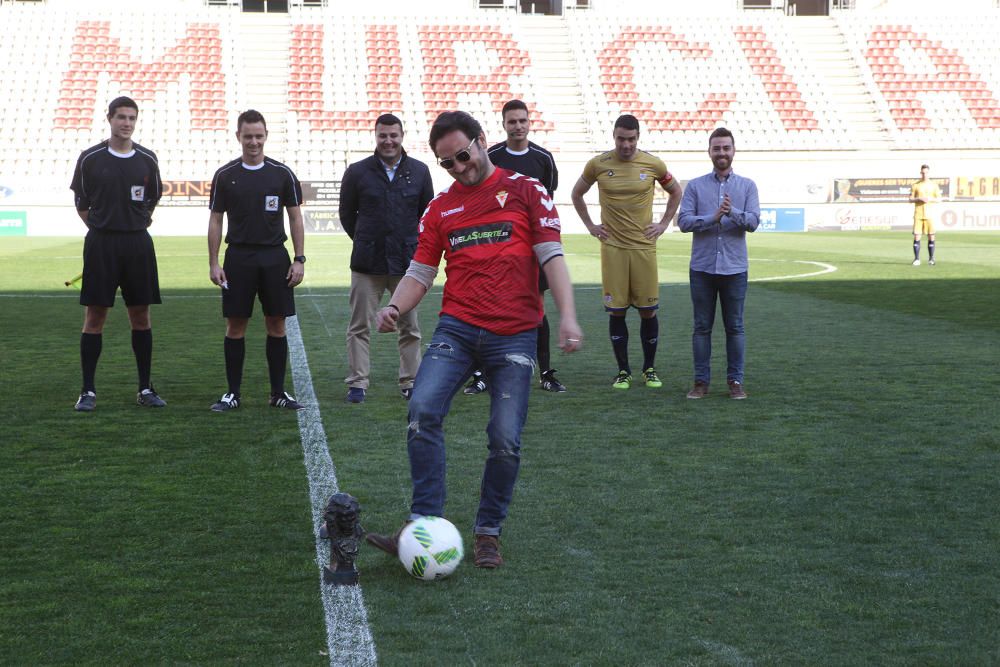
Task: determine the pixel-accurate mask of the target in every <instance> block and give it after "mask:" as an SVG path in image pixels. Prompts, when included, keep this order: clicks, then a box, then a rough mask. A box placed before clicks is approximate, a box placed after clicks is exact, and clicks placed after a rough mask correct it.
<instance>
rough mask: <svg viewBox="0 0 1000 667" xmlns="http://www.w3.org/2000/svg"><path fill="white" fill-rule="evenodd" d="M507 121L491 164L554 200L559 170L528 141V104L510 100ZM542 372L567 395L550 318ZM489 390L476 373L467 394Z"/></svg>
mask: <svg viewBox="0 0 1000 667" xmlns="http://www.w3.org/2000/svg"><path fill="white" fill-rule="evenodd" d="M500 113H501V117H502V118H503V129H504V131H505V132H506V133H507V141H503V142H501V143H499V144H496V145H493V146H490V148H489V150H488V151H487V154H488V155H489V157H490V162H492V163H493V164H495V165H496V166H498V167H503V168H504V169H510V170H511V171H516V172H517V173H519V174H524V175H525V176H531V177H532V178H536V179H538V180H539V181H540V182H541V184H542V185H543V186H544V187H545V190H546V191H547V192H548V194H549V198H551V197H552V195H553V193H555V191H556V187H558V185H559V170H558V169H556V160H555V158H554V157H552V153H550V152H548V151H547V150H545V149H544V148H542V147H541V146H539V145H538V144H536V143H534V142H531V141H528V132H529V131H530V130H531V119H530V118H529V116H528V105H527V104H525V103H524V102H522V101H521V100H510V101H509V102H507V103H506V104H504V105H503V110H502V111H501V112H500ZM548 288H549V283H548V282H547V281H546V280H545V273H544V272H542V271H539V272H538V291H539V292H544V291H545V290H547V289H548ZM537 354H538V369H539V370H540V371H541V376H540V378H541V379H540V381H539V386H541V388H542V389H544V390H545V391H552V392H563V391H566V387H565V386H564V385H563V384H562V383H561V382H559V380H557V379H556V370H555V369H554V368H552V356H551V354H550V353H549V318H547V317H545V315H544V314H543V315H542V323H541V325H539V327H538V349H537ZM484 391H486V378H485V377H484V376H483V373H482V371H478V370H477V371H476V372H475V373H473V374H472V379H471V380H470V381H469V385H468V386H467V387H466V388H465V393H466V394H479V393H482V392H484Z"/></svg>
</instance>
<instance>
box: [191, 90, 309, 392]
mask: <svg viewBox="0 0 1000 667" xmlns="http://www.w3.org/2000/svg"><path fill="white" fill-rule="evenodd" d="M236 128H237V129H236V138H237V139H238V140H239V142H240V146H242V148H243V155H242V156H241V157H239V158H237V159H235V160H233V161H232V162H229V163H227V164H225V165H223V166H222V167H219V169H218V170H217V171H216V172H215V176H213V177H212V197H211V199H210V201H209V207H210V208H211V214H210V215H209V218H208V277H209V279H210V280H211V281H212V282H213V283H215V284H216V285H218V286H219V287H221V288H222V315H223V317H225V318H226V338H225V341H224V343H223V351H224V354H225V360H226V380H227V382H228V384H229V388H228V389H227V391H226V393H225V394H223V396H222V398H220V399H219V400H218V401H217V402H216V403H215V404H213V405H212V408H211V409H212V411H213V412H226V411H228V410H235V409H236V408H238V407H240V403H241V401H242V399H241V396H240V388H241V384H242V381H243V360H244V358H245V357H246V341H245V335H246V330H247V325H248V324H249V322H250V316H251V315H252V314H253V304H254V299H255V298H258V297H259V298H260V305H261V310H262V311H263V312H264V328H265V329H266V330H267V342H266V344H265V355H266V357H267V369H268V376H269V378H270V381H271V398H270V404H271V406H272V407H275V408H287V409H290V410H300V409H302V407H303V406H302V405H301V404H300V403H299V402H298V401H296V400H295V399H294V398H293V397H292V396H291V395H289V394H288V392H286V391H285V371H286V369H287V367H288V339H287V338H286V337H285V318H286V317H289V316H291V315H294V314H295V296H294V293H293V288H294V287H295V286H296V285H298V284H299V283H301V282H302V277H303V275H304V274H305V261H306V258H305V255H304V254H303V253H304V244H305V230H304V227H303V224H302V209H301V205H302V186H301V185H299V180H298V179H297V178H296V177H295V174H293V173H292V170H291V169H289V168H288V167H287V166H285V165H283V164H282V163H280V162H278V161H277V160H272V159H271V158H269V157H267V156H265V155H264V142H265V141H267V123H266V122H265V121H264V116H262V115H261V114H260V112H258V111H254V110H253V109H250V110H248V111H244V112H243V113H241V114H240V116H239V118H238V119H237V121H236ZM286 210H287V211H288V231H289V232H290V234H291V237H292V246H293V248H294V250H295V258H294V260H292V261H289V259H288V251H287V250H285V241H286V240H287V239H288V237H287V236H286V235H285V219H284V213H283V212H284V211H286ZM223 214H225V216H226V218H227V222H228V227H227V229H226V244H227V247H226V257H225V263H224V264H223V265H222V266H219V248H220V246H221V245H222V218H223Z"/></svg>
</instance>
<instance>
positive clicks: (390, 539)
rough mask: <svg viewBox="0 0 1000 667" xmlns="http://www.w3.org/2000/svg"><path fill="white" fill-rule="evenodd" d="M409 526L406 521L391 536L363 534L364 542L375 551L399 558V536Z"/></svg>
mask: <svg viewBox="0 0 1000 667" xmlns="http://www.w3.org/2000/svg"><path fill="white" fill-rule="evenodd" d="M408 525H410V522H409V521H407V522H406V523H404V524H403V525H402V527H401V528H400V529H399V530H397V531H396V532H395V534H393V535H379V534H378V533H365V542H367V543H368V544H370V545H372V546H373V547H375V548H376V549H379V550H381V551H384V552H386V553H387V554H389V555H390V556H399V536H400V535H402V534H403V529H404V528H406V527H407V526H408Z"/></svg>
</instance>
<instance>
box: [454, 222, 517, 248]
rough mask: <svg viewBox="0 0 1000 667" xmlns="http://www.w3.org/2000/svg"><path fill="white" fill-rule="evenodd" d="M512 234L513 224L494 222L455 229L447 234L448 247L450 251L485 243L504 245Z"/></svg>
mask: <svg viewBox="0 0 1000 667" xmlns="http://www.w3.org/2000/svg"><path fill="white" fill-rule="evenodd" d="M513 234H514V223H512V222H494V223H490V224H488V225H476V226H475V227H464V228H462V229H456V230H454V231H452V232H451V233H450V234H448V245H449V246H451V249H452V251H455V250H461V249H462V248H469V247H471V246H477V245H483V244H485V243H506V242H507V241H510V240H511V238H512V237H513Z"/></svg>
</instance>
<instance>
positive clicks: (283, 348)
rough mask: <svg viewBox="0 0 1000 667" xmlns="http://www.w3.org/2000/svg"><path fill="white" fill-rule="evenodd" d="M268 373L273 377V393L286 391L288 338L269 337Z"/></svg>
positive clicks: (267, 350) (267, 346)
mask: <svg viewBox="0 0 1000 667" xmlns="http://www.w3.org/2000/svg"><path fill="white" fill-rule="evenodd" d="M266 352H267V374H268V376H269V377H270V378H271V393H272V394H280V393H282V392H283V391H285V369H286V368H287V367H288V338H286V337H285V336H282V337H281V338H277V337H275V336H268V337H267V345H266Z"/></svg>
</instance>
